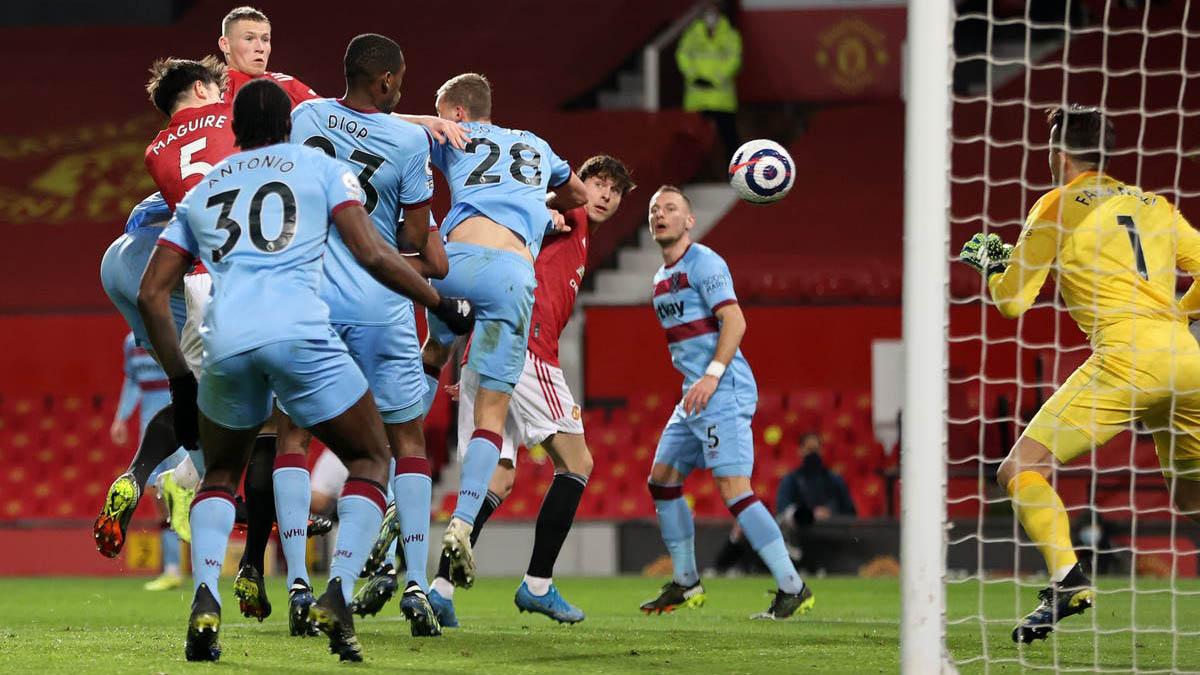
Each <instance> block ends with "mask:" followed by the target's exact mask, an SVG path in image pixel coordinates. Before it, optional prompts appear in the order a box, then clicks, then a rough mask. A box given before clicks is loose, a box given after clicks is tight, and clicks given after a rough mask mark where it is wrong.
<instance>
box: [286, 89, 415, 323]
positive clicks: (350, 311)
mask: <svg viewBox="0 0 1200 675" xmlns="http://www.w3.org/2000/svg"><path fill="white" fill-rule="evenodd" d="M292 142H294V143H303V144H304V145H307V146H311V147H314V148H317V149H319V150H321V151H323V152H325V154H327V155H329V156H330V157H335V158H337V159H339V160H341V161H343V162H345V163H346V164H347V165H348V166H349V167H350V169H351V171H353V172H355V173H357V174H358V180H359V182H360V183H361V184H362V188H363V192H364V203H363V206H364V207H365V208H366V209H367V213H370V214H371V220H373V221H374V222H375V227H377V228H379V232H380V234H382V235H383V238H384V239H385V240H386V241H387V242H388V243H389V244H391V245H392V246H393V247H394V246H396V227H397V225H398V224H399V223H400V221H401V220H402V217H403V215H402V214H403V209H405V208H416V207H420V206H422V205H424V204H427V203H428V202H429V200H430V199H432V198H433V169H432V167H431V166H430V163H429V149H430V145H431V143H432V141H431V139H430V138H429V134H427V133H426V132H425V130H424V129H423V128H421V127H420V126H417V125H415V124H410V123H408V122H405V121H403V120H400V119H397V118H395V117H392V116H391V115H388V114H386V113H381V112H379V111H375V110H372V111H360V110H355V109H353V108H349V107H347V106H346V105H345V104H344V103H342V102H341V101H340V100H337V99H332V98H323V99H313V100H310V101H305V102H304V103H301V104H300V105H298V106H296V107H295V108H294V109H293V110H292ZM325 276H326V279H325V281H324V282H323V283H322V286H321V298H322V299H324V300H325V303H326V304H327V305H329V320H330V321H331V322H333V323H338V324H362V325H388V324H394V323H399V322H400V321H403V320H405V318H406V317H409V318H411V316H412V311H413V310H412V301H411V300H409V299H408V298H405V297H404V296H401V295H397V294H396V293H395V292H394V291H391V290H389V289H388V288H387V287H386V286H384V285H383V284H381V283H379V282H378V281H376V280H375V278H374V277H372V276H371V275H370V274H369V273H368V272H367V271H366V270H365V269H363V267H362V265H360V264H358V261H357V260H355V259H354V255H353V254H351V253H350V250H349V249H348V248H346V244H345V242H343V241H342V238H341V236H340V235H339V234H338V233H337V231H336V230H335V231H334V232H333V233H332V234H331V235H330V237H329V250H328V253H327V254H326V256H325Z"/></svg>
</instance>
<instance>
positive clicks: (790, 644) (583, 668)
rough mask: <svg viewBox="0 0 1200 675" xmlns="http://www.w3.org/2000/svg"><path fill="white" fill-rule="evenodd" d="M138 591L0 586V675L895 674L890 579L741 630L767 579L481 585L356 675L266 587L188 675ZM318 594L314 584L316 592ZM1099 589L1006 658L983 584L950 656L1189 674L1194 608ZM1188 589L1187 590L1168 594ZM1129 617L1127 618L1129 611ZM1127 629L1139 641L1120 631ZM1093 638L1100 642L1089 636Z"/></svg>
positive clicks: (1001, 589)
mask: <svg viewBox="0 0 1200 675" xmlns="http://www.w3.org/2000/svg"><path fill="white" fill-rule="evenodd" d="M143 581H144V579H132V578H130V579H0V671H3V672H5V673H70V674H71V675H79V674H81V673H92V672H97V673H99V672H103V673H234V672H238V673H242V672H249V673H269V672H281V671H284V670H286V671H287V672H292V673H325V672H328V669H329V668H331V667H339V668H343V667H344V668H353V669H354V670H360V671H373V672H408V673H478V674H484V673H646V672H649V673H704V674H706V675H718V674H724V673H775V674H778V673H894V672H897V669H898V664H899V637H898V635H899V617H900V606H899V602H900V600H899V598H900V594H899V584H898V582H897V581H896V580H894V579H847V578H826V579H813V580H812V581H811V583H812V587H813V590H814V591H815V592H816V596H817V603H816V608H815V609H814V610H813V613H812V614H810V615H808V616H807V617H805V618H804V619H801V620H799V621H790V622H779V623H771V622H762V621H750V620H749V619H748V618H747V617H748V616H749V615H750V614H751V613H753V612H756V611H761V610H763V609H765V608H766V606H767V604H768V602H769V597H768V595H767V593H766V591H767V589H768V588H770V587H771V586H772V584H771V581H770V580H769V579H767V578H750V579H713V580H709V581H706V582H705V585H706V587H707V589H708V592H709V601H708V604H707V605H706V606H705V607H703V608H701V609H698V610H681V611H679V612H676V613H674V614H670V615H662V616H652V617H647V616H642V615H641V614H639V613H638V612H637V605H638V604H639V603H640V602H641V601H643V600H645V599H647V598H649V597H651V596H652V595H653V594H654V593H655V592H656V590H657V588H658V585H659V583H661V582H659V581H656V580H653V579H645V578H634V577H626V578H616V579H569V578H568V579H560V580H558V584H559V587H560V589H561V590H562V592H563V593H564V595H565V596H566V597H567V598H568V599H570V600H572V601H573V602H575V603H576V604H578V605H579V606H580V607H582V608H583V609H584V611H586V612H587V614H588V618H587V620H586V621H584V622H583V623H581V624H579V625H576V626H560V625H558V624H555V623H553V622H551V621H550V620H549V619H546V618H545V617H542V616H540V615H531V614H519V613H518V612H517V610H516V608H515V607H514V606H513V603H512V595H513V592H514V590H515V588H516V584H517V580H515V579H482V580H481V581H480V582H479V583H478V584H477V585H476V587H475V588H472V589H470V590H468V591H460V592H459V593H458V594H457V596H456V598H455V600H456V604H457V607H458V615H459V619H460V621H462V623H463V626H464V627H463V628H459V629H447V631H446V634H445V636H443V637H441V638H413V637H411V636H410V635H409V633H408V626H407V624H405V623H404V622H403V621H402V620H400V618H399V617H400V614H399V609H398V605H397V604H396V603H395V601H393V603H392V604H389V606H388V607H387V608H385V609H384V611H383V612H382V613H381V614H380V616H378V617H375V618H369V619H366V620H362V621H360V622H359V623H358V631H359V637H360V639H361V641H362V644H363V647H364V649H365V651H366V662H365V663H363V664H361V665H344V666H339V665H338V664H337V661H336V658H335V657H333V656H332V655H330V654H329V653H328V651H327V648H326V647H327V643H326V640H325V638H324V637H319V638H307V639H299V638H291V637H288V636H287V624H286V620H285V616H284V615H285V612H284V609H285V604H286V593H285V590H284V583H283V580H282V579H271V580H270V582H269V583H270V587H269V588H270V591H271V593H272V600H273V601H274V603H275V612H274V614H272V616H271V617H270V618H269V619H267V621H266V622H265V623H262V624H258V623H256V622H252V621H250V620H248V619H245V618H242V617H241V615H240V614H238V612H237V609H236V604H235V601H234V600H233V593H232V589H231V588H230V586H229V584H230V580H229V579H224V580H223V582H224V583H223V584H222V590H221V592H222V597H223V599H224V600H225V602H226V603H227V605H226V606H227V607H228V608H229V609H228V610H227V611H226V613H225V625H224V626H223V627H222V631H221V645H222V647H223V650H224V654H223V656H222V659H221V662H220V663H219V664H216V665H213V664H189V663H186V662H185V661H184V659H183V636H184V630H185V622H186V617H187V611H188V602H189V599H190V591H185V590H181V591H172V592H167V593H148V592H145V591H142V590H141V584H142V583H143ZM317 585H318V587H321V586H323V585H324V584H323V583H322V582H319V581H318V583H317ZM1124 586H1128V580H1112V581H1105V582H1104V583H1102V585H1101V588H1102V591H1103V592H1102V593H1101V596H1100V606H1099V608H1098V610H1097V611H1095V612H1094V613H1089V614H1086V615H1084V617H1083V620H1080V619H1079V618H1078V617H1076V618H1074V619H1071V620H1069V621H1070V624H1069V625H1067V624H1064V629H1066V628H1070V629H1071V630H1070V632H1067V631H1065V630H1064V631H1063V632H1061V633H1060V634H1059V635H1058V637H1057V638H1055V639H1052V640H1051V641H1048V642H1043V643H1038V644H1037V645H1034V646H1030V647H1025V648H1022V649H1018V648H1017V647H1016V646H1015V645H1013V644H1012V643H1011V642H1010V641H1009V637H1008V634H1009V631H1010V630H1011V629H1012V620H1011V617H1012V616H1015V615H1016V614H1017V613H1023V612H1025V611H1028V610H1029V609H1031V608H1032V606H1033V604H1034V603H1035V602H1036V599H1035V597H1034V596H1035V591H1034V590H1033V589H1032V588H1023V589H1016V588H1015V587H1014V585H1013V584H1011V583H997V584H988V585H986V586H985V587H984V591H983V596H982V605H983V607H984V616H985V617H986V619H987V622H986V623H981V622H980V621H979V620H978V618H972V619H970V620H968V621H966V622H964V623H961V624H954V623H952V624H951V625H950V627H949V630H948V638H947V640H948V644H949V647H950V649H951V652H952V654H953V655H954V657H955V658H956V659H958V660H960V661H963V660H967V659H971V658H973V657H979V656H980V655H981V654H982V653H983V652H984V645H983V643H982V641H981V635H982V634H983V633H984V632H985V631H984V629H983V628H981V626H986V635H987V644H986V652H987V656H988V661H984V660H982V659H979V660H975V661H972V662H968V663H964V664H963V665H962V666H961V668H960V670H961V672H964V673H983V672H988V673H1021V672H1052V668H1049V669H1048V668H1047V667H1052V666H1053V665H1054V664H1055V663H1057V664H1058V665H1059V666H1061V667H1063V668H1065V669H1073V670H1075V671H1076V672H1081V671H1082V672H1087V671H1091V670H1095V669H1103V670H1109V671H1112V672H1122V671H1125V672H1128V671H1130V670H1132V669H1133V668H1134V667H1136V668H1138V669H1143V670H1148V669H1158V670H1161V671H1162V672H1170V671H1172V670H1175V671H1180V670H1188V669H1190V668H1195V667H1197V666H1200V636H1198V635H1196V634H1191V635H1184V636H1179V635H1177V634H1173V633H1172V632H1170V630H1169V629H1170V627H1171V626H1172V625H1175V626H1179V627H1181V629H1183V630H1187V631H1195V630H1200V602H1197V596H1194V595H1175V596H1174V598H1173V597H1172V594H1170V593H1161V592H1160V593H1155V592H1150V591H1154V590H1156V589H1157V590H1165V589H1169V588H1170V584H1169V583H1168V582H1149V581H1145V580H1139V581H1138V590H1139V592H1138V594H1137V595H1136V600H1134V595H1133V594H1132V593H1129V592H1122V591H1120V590H1119V589H1120V588H1122V587H1124ZM1175 587H1176V589H1177V590H1182V591H1187V592H1189V593H1196V592H1200V584H1197V583H1195V582H1187V583H1186V584H1185V583H1184V582H1177V583H1176V585H1175ZM980 604H981V598H980V589H979V586H978V585H977V583H975V582H969V583H963V584H957V583H956V584H950V586H949V587H948V602H947V610H948V611H947V615H948V617H949V618H950V620H951V621H952V622H953V621H955V620H956V619H961V618H963V617H973V616H975V615H978V614H979V612H978V608H979V607H980ZM1131 612H1132V614H1131ZM1131 616H1135V617H1136V619H1137V622H1136V623H1137V625H1138V627H1139V629H1140V630H1139V632H1137V633H1133V632H1131V631H1130V630H1129V628H1130V617H1131ZM1097 629H1098V630H1097Z"/></svg>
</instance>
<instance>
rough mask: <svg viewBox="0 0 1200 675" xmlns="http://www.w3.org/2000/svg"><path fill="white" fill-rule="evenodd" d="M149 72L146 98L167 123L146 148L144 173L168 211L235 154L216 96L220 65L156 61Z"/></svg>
mask: <svg viewBox="0 0 1200 675" xmlns="http://www.w3.org/2000/svg"><path fill="white" fill-rule="evenodd" d="M150 73H151V77H150V83H149V84H148V85H146V90H147V91H148V92H150V100H151V101H152V102H153V103H154V107H156V108H158V109H159V110H161V111H162V112H163V114H165V115H167V116H168V117H170V118H171V119H170V121H169V122H167V126H166V127H165V128H164V129H163V130H162V131H160V132H158V135H157V136H155V138H154V141H152V142H151V143H150V145H148V146H146V155H145V160H146V170H148V171H149V172H150V177H151V178H153V179H154V184H155V185H157V186H158V189H159V191H160V192H162V196H163V199H165V200H166V202H167V206H169V207H170V208H171V210H172V211H174V210H175V205H176V204H177V203H179V200H180V199H183V195H184V194H186V193H187V191H188V190H190V189H191V187H192V186H193V185H195V184H196V183H197V182H199V181H200V178H201V177H202V176H204V174H206V173H208V170H209V169H211V168H212V167H213V164H216V163H217V162H219V161H221V160H222V159H225V158H226V157H228V156H229V155H231V154H233V153H234V152H236V151H237V142H236V141H234V138H233V126H232V124H233V115H232V113H231V108H230V105H229V104H228V103H226V102H225V100H223V99H222V98H221V89H222V85H224V83H225V67H224V66H223V65H222V64H221V62H220V61H218V60H217V58H216V57H214V56H206V57H204V58H203V59H201V60H199V61H188V60H185V59H160V60H158V61H155V62H154V65H152V66H151V67H150ZM230 100H232V99H230Z"/></svg>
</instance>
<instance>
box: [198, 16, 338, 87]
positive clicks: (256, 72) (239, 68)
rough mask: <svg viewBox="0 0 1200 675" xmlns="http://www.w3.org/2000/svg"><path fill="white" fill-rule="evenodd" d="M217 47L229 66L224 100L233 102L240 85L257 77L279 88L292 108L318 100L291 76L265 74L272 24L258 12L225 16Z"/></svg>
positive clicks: (268, 58) (269, 50)
mask: <svg viewBox="0 0 1200 675" xmlns="http://www.w3.org/2000/svg"><path fill="white" fill-rule="evenodd" d="M217 46H218V47H219V48H220V49H221V53H222V54H224V55H225V63H226V65H228V66H229V92H228V93H227V94H226V96H225V100H227V101H230V102H233V97H234V96H236V95H237V92H238V89H241V88H242V85H244V84H246V83H247V82H249V81H250V80H254V79H257V78H260V77H269V78H271V79H272V80H274V81H275V84H278V85H279V86H280V87H282V88H283V91H284V92H286V93H287V95H288V98H289V99H291V100H292V107H293V108H294V107H296V104H297V103H300V102H302V101H307V100H308V99H310V98H317V93H316V92H315V91H313V90H312V89H311V88H310V87H309V86H308V85H307V84H304V83H303V82H301V81H300V80H297V79H296V78H294V77H292V76H291V75H285V74H283V73H272V72H269V71H267V61H268V60H270V58H271V22H270V20H268V19H267V15H266V14H263V13H262V12H260V11H258V10H257V9H254V8H253V7H237V8H235V9H233V10H232V11H230V12H229V13H228V14H226V15H225V18H224V19H222V20H221V37H220V38H218V39H217Z"/></svg>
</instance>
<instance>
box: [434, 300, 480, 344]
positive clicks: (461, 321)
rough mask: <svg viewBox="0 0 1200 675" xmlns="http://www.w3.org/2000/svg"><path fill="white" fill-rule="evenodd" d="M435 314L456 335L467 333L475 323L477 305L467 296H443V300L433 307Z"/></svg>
mask: <svg viewBox="0 0 1200 675" xmlns="http://www.w3.org/2000/svg"><path fill="white" fill-rule="evenodd" d="M433 315H434V316H436V317H437V318H438V319H441V321H442V323H444V324H446V327H447V328H449V329H450V330H452V331H454V334H455V335H466V334H467V333H468V332H470V330H471V327H472V326H474V325H475V306H474V305H472V304H471V301H470V300H467V299H466V298H448V297H446V296H442V300H441V302H439V303H438V304H437V307H434V308H433Z"/></svg>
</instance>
